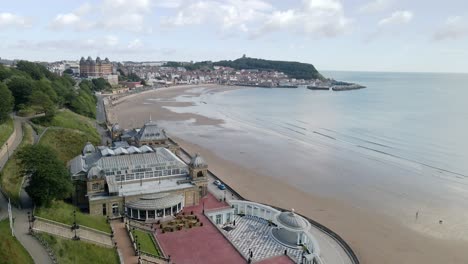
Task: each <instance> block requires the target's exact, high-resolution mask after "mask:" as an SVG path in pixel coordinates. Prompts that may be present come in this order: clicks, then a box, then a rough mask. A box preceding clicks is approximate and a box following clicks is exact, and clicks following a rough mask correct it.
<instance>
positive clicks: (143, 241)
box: [132, 229, 161, 256]
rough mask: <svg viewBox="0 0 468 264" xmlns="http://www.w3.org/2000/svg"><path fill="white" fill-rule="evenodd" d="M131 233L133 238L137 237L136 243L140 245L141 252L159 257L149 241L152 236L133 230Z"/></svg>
mask: <svg viewBox="0 0 468 264" xmlns="http://www.w3.org/2000/svg"><path fill="white" fill-rule="evenodd" d="M132 233H133V237H134V238H135V237H136V236H138V238H137V240H138V243H140V247H141V251H143V252H146V253H150V254H153V255H156V256H161V253H160V252H159V250H158V248H157V246H156V245H155V244H154V243H153V240H152V239H151V236H152V235H151V234H150V233H149V232H146V231H143V230H139V229H135V230H133V231H132Z"/></svg>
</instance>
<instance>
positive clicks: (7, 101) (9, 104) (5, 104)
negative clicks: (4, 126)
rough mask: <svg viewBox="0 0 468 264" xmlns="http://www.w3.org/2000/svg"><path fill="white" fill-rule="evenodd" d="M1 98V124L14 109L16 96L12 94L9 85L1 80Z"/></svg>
mask: <svg viewBox="0 0 468 264" xmlns="http://www.w3.org/2000/svg"><path fill="white" fill-rule="evenodd" d="M0 98H1V100H2V103H1V104H0V124H1V123H3V122H5V120H7V118H8V115H9V114H10V112H11V111H13V106H14V102H15V98H14V97H13V95H12V94H11V91H10V90H9V89H8V87H7V86H6V85H5V84H4V83H1V82H0Z"/></svg>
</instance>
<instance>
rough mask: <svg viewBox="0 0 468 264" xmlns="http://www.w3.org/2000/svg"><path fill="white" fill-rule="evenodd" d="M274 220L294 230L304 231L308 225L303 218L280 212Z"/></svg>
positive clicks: (292, 213)
mask: <svg viewBox="0 0 468 264" xmlns="http://www.w3.org/2000/svg"><path fill="white" fill-rule="evenodd" d="M276 220H278V222H279V223H280V224H282V225H283V226H285V227H287V228H291V229H296V230H305V229H307V228H308V226H309V225H310V224H309V222H307V220H305V219H304V218H303V217H301V216H299V215H297V214H295V213H294V209H293V210H292V212H282V213H280V214H279V215H278V216H276Z"/></svg>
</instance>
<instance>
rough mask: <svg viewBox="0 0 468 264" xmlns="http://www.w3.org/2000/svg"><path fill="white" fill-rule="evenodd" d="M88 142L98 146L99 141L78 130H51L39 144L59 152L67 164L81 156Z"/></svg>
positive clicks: (59, 155) (60, 157) (61, 158)
mask: <svg viewBox="0 0 468 264" xmlns="http://www.w3.org/2000/svg"><path fill="white" fill-rule="evenodd" d="M87 141H91V142H92V143H93V144H95V145H98V143H100V140H99V139H96V138H94V137H90V136H89V135H87V134H84V133H82V132H80V131H77V130H71V129H65V128H63V129H49V130H47V132H46V133H45V134H44V136H43V137H42V138H41V140H40V141H39V144H42V145H46V146H49V147H51V148H53V149H54V150H55V151H57V155H58V157H59V159H60V160H62V161H63V162H64V163H67V162H68V161H70V160H71V159H72V158H74V157H76V156H77V155H80V153H81V151H82V150H83V147H84V146H85V144H86V142H87Z"/></svg>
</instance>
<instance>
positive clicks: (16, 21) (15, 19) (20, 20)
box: [0, 12, 31, 29]
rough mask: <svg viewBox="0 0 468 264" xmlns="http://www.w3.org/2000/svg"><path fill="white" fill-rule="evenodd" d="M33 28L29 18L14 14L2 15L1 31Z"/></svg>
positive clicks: (0, 16)
mask: <svg viewBox="0 0 468 264" xmlns="http://www.w3.org/2000/svg"><path fill="white" fill-rule="evenodd" d="M30 26H31V20H30V19H29V18H27V17H23V16H19V15H15V14H12V13H7V12H4V13H0V29H2V28H27V27H30Z"/></svg>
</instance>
